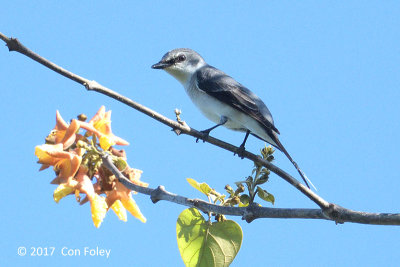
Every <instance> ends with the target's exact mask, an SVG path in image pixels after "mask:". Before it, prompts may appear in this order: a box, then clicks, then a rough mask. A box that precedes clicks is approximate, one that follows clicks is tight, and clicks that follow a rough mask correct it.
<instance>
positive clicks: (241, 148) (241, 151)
mask: <svg viewBox="0 0 400 267" xmlns="http://www.w3.org/2000/svg"><path fill="white" fill-rule="evenodd" d="M245 151H246V149H245V147H244V146H240V147H239V148H238V149H237V150H236V151H235V152H234V153H233V155H234V156H235V155H236V154H237V155H238V157H239V158H241V159H244V152H245Z"/></svg>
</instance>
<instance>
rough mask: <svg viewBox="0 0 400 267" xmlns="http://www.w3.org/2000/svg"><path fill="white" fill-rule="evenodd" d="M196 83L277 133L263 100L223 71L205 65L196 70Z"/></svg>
mask: <svg viewBox="0 0 400 267" xmlns="http://www.w3.org/2000/svg"><path fill="white" fill-rule="evenodd" d="M197 85H198V87H199V89H200V90H203V91H204V92H205V93H207V94H209V95H211V96H213V97H215V98H216V99H218V100H219V101H221V102H223V103H225V104H227V105H229V106H231V107H233V108H235V109H237V110H239V111H241V112H244V113H246V114H249V115H250V116H251V117H252V118H254V119H255V120H256V121H258V122H259V123H260V125H262V126H264V127H265V128H266V129H268V130H273V131H274V132H276V133H278V134H279V131H278V129H277V128H276V127H275V126H274V120H273V118H272V115H271V112H270V111H269V110H268V108H267V106H266V105H265V104H264V102H263V101H262V100H261V99H260V98H259V97H258V96H256V95H255V94H254V93H253V92H251V91H250V90H249V89H247V88H246V87H244V86H243V85H241V84H240V83H238V82H237V81H235V80H234V79H233V78H232V77H230V76H228V75H226V74H225V73H224V72H222V71H220V70H218V69H216V68H214V67H211V66H205V67H203V68H201V69H199V70H198V71H197Z"/></svg>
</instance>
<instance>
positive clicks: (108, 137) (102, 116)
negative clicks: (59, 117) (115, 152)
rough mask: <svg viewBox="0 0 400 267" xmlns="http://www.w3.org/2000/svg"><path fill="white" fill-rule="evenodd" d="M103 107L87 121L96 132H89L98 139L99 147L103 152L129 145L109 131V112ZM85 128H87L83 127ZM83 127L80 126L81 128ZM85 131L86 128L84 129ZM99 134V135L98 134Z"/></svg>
mask: <svg viewBox="0 0 400 267" xmlns="http://www.w3.org/2000/svg"><path fill="white" fill-rule="evenodd" d="M105 109H106V108H105V107H104V106H101V107H100V109H99V111H97V113H96V115H94V117H93V118H92V119H91V120H90V121H89V124H90V125H91V126H93V127H94V128H95V129H96V130H97V131H93V130H89V129H87V130H89V131H92V132H94V133H95V134H96V135H97V136H98V137H99V142H100V146H101V148H102V149H104V150H108V149H109V148H110V146H113V145H121V146H126V145H129V143H128V142H127V141H125V140H124V139H122V138H120V137H118V136H115V135H114V134H113V133H112V131H111V110H109V111H107V112H106V111H105ZM85 126H86V127H89V126H87V125H85ZM85 126H83V125H82V128H84V127H85ZM85 129H86V128H85ZM99 133H100V134H99Z"/></svg>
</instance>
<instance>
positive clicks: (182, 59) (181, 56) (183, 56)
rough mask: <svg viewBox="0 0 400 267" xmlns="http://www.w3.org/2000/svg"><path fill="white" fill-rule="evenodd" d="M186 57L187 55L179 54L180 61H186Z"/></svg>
mask: <svg viewBox="0 0 400 267" xmlns="http://www.w3.org/2000/svg"><path fill="white" fill-rule="evenodd" d="M185 59H186V56H185V55H179V56H178V62H182V61H185Z"/></svg>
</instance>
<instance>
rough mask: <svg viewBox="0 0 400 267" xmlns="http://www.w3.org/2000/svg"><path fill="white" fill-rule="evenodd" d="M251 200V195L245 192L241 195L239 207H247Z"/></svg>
mask: <svg viewBox="0 0 400 267" xmlns="http://www.w3.org/2000/svg"><path fill="white" fill-rule="evenodd" d="M249 202H250V197H249V195H246V194H243V195H241V196H240V203H239V207H247V206H248V205H249Z"/></svg>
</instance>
